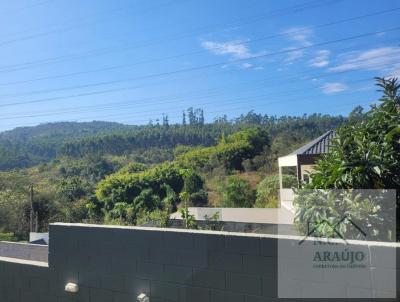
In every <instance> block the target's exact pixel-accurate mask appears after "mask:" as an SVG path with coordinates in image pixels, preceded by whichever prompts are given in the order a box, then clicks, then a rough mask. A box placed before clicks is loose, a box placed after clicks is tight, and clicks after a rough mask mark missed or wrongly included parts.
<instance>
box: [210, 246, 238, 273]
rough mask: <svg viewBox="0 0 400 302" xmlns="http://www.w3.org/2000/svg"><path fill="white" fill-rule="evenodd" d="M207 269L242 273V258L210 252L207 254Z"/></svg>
mask: <svg viewBox="0 0 400 302" xmlns="http://www.w3.org/2000/svg"><path fill="white" fill-rule="evenodd" d="M208 267H209V268H210V269H216V270H225V271H230V272H243V256H242V255H240V254H233V253H223V252H213V251H212V252H209V253H208Z"/></svg>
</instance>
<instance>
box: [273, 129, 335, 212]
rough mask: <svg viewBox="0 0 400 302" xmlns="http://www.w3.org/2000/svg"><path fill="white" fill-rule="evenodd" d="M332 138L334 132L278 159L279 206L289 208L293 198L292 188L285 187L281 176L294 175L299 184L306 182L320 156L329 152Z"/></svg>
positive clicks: (331, 131) (327, 133)
mask: <svg viewBox="0 0 400 302" xmlns="http://www.w3.org/2000/svg"><path fill="white" fill-rule="evenodd" d="M334 137H336V132H335V131H333V130H330V131H328V132H326V133H324V134H323V135H321V136H320V137H318V138H316V139H314V140H313V141H311V142H309V143H308V144H306V145H304V146H302V147H300V148H299V149H297V150H295V151H293V152H292V153H290V154H288V155H286V156H282V157H279V159H278V164H279V180H280V200H281V205H283V206H286V207H289V208H291V202H292V201H293V197H294V196H293V190H292V188H287V187H285V184H284V183H283V177H282V175H284V174H294V175H296V177H297V180H298V182H299V183H300V182H303V181H307V180H308V175H309V174H310V173H311V172H312V171H313V170H314V166H315V163H316V161H317V160H318V159H319V158H320V156H321V155H322V154H325V153H328V152H329V149H330V148H331V146H332V139H333V138H334Z"/></svg>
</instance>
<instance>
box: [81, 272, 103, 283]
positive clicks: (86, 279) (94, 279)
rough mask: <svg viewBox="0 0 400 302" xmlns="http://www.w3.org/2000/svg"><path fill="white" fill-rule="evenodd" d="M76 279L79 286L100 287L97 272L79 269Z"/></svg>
mask: <svg viewBox="0 0 400 302" xmlns="http://www.w3.org/2000/svg"><path fill="white" fill-rule="evenodd" d="M78 280H79V281H78V282H79V285H81V286H88V287H100V276H99V275H98V274H97V273H93V272H87V271H84V270H83V271H80V272H79V274H78Z"/></svg>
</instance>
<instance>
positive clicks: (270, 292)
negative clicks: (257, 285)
mask: <svg viewBox="0 0 400 302" xmlns="http://www.w3.org/2000/svg"><path fill="white" fill-rule="evenodd" d="M262 294H263V296H264V297H270V298H277V297H278V280H277V276H276V275H275V276H274V277H271V278H269V277H263V278H262Z"/></svg>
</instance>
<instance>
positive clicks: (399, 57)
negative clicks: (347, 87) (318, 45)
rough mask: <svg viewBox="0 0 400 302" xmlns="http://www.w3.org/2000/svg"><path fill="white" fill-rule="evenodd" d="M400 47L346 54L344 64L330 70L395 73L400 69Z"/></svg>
mask: <svg viewBox="0 0 400 302" xmlns="http://www.w3.org/2000/svg"><path fill="white" fill-rule="evenodd" d="M399 61H400V47H380V48H373V49H370V50H366V51H362V52H356V53H354V52H353V53H350V54H347V55H346V54H345V56H344V59H343V62H342V63H340V64H338V65H336V66H334V67H332V68H330V69H329V70H331V71H338V72H340V71H348V70H354V69H363V70H379V71H388V72H391V71H395V69H396V65H397V68H399V67H400V66H399Z"/></svg>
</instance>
